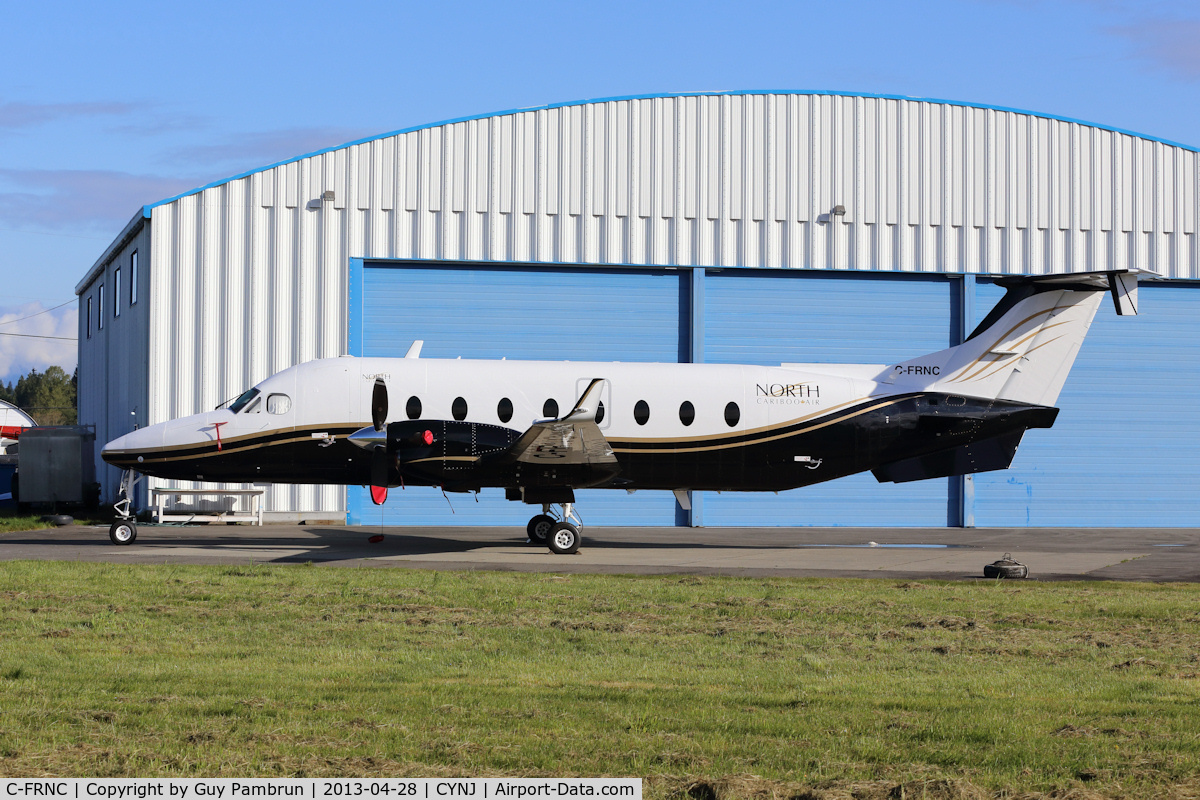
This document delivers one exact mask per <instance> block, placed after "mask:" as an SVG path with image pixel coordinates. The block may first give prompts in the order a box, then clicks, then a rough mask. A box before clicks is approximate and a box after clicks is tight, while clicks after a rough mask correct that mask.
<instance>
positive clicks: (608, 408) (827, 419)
mask: <svg viewBox="0 0 1200 800" xmlns="http://www.w3.org/2000/svg"><path fill="white" fill-rule="evenodd" d="M380 378H382V379H383V380H384V381H385V382H386V384H387V387H388V391H389V394H390V398H391V401H390V402H391V408H390V413H389V415H388V421H389V424H388V434H387V435H388V437H389V439H390V440H391V441H392V442H393V444H394V446H393V447H392V452H393V457H392V458H391V459H390V460H389V474H388V482H389V484H390V485H393V486H395V485H400V484H401V483H404V484H409V485H436V486H443V487H444V488H446V489H447V490H452V491H455V490H457V491H469V490H475V489H480V488H483V487H505V488H508V489H510V490H516V489H517V488H518V487H519V488H520V489H522V490H525V491H528V492H530V495H529V497H536V496H537V491H538V487H549V488H551V489H552V488H553V487H575V488H581V487H584V486H594V487H601V488H604V487H610V488H623V489H670V490H677V489H716V490H723V491H778V490H783V489H791V488H795V487H800V486H805V485H809V484H813V483H819V482H822V481H827V480H831V479H834V478H838V477H842V476H845V475H850V474H853V473H857V472H862V471H864V470H874V469H878V468H880V467H881V466H885V465H889V464H895V463H897V462H906V461H911V460H912V459H914V458H920V457H921V456H923V455H925V454H928V453H936V452H944V451H947V450H951V449H953V448H956V447H960V446H964V445H968V444H970V443H972V442H978V441H983V440H996V439H997V438H1000V439H1001V440H1002V439H1003V437H1005V436H1015V437H1016V441H1019V439H1020V434H1021V433H1023V432H1024V430H1025V429H1027V428H1030V427H1048V426H1049V424H1050V423H1052V422H1053V419H1054V414H1055V409H1052V408H1047V407H1043V406H1035V405H1028V404H1022V403H1014V402H1009V401H1003V400H994V399H977V398H971V397H966V396H961V395H952V394H947V393H945V392H942V391H931V390H930V388H929V386H928V383H929V381H928V376H927V375H922V374H920V371H919V370H918V371H914V370H913V369H911V368H907V374H905V371H904V370H900V369H898V368H895V367H888V366H843V365H820V364H812V365H785V366H779V367H767V366H744V365H720V364H649V363H620V362H570V361H506V360H500V361H494V360H490V361H483V360H466V359H462V360H459V359H455V360H445V359H424V358H403V359H401V358H351V357H342V358H332V359H321V360H317V361H312V362H308V363H305V364H300V365H298V366H295V367H292V368H290V369H287V370H284V371H283V372H280V373H278V374H277V375H275V376H273V377H271V378H268V379H267V380H265V381H263V382H262V383H260V384H259V385H258V386H257V387H256V389H257V394H254V395H253V396H251V397H249V398H248V399H246V395H244V396H243V398H240V399H239V402H238V403H235V404H234V406H233V407H232V408H222V409H218V410H216V411H210V412H206V413H203V414H196V415H193V416H188V417H183V418H181V419H177V420H174V421H171V422H167V423H162V424H159V425H153V426H150V427H147V428H144V429H142V430H138V431H134V432H132V433H130V434H128V435H126V436H124V437H121V438H120V439H118V440H116V441H114V442H111V443H110V444H109V445H108V446H107V447H106V449H105V452H104V458H105V460H106V461H108V462H109V463H111V464H114V465H117V466H120V467H123V468H129V469H133V470H136V471H138V472H142V473H145V474H147V475H153V476H157V477H161V478H170V479H179V480H197V481H210V482H239V483H240V482H275V483H329V484H347V485H356V484H361V485H366V484H368V483H371V458H370V454H369V453H368V452H366V451H364V450H363V449H362V448H360V447H356V446H355V445H354V444H352V443H351V442H350V441H348V437H349V435H350V434H352V433H354V432H355V431H358V430H360V429H362V428H364V427H366V426H370V425H371V424H372V423H371V422H370V420H369V417H370V413H369V406H370V396H371V390H372V387H373V385H374V383H375V381H376V380H377V379H380ZM595 379H601V380H603V382H604V383H603V385H602V388H601V390H600V395H599V396H600V401H601V403H602V404H603V405H602V409H603V410H602V411H601V412H600V413H599V414H598V415H597V417H598V418H597V422H596V424H597V427H598V428H599V429H600V431H601V432H602V433H603V437H604V440H605V441H606V442H607V444H608V446H610V447H611V450H612V455H613V456H615V461H616V463H615V464H614V465H613V466H612V468H611V469H601V470H597V469H595V468H586V469H585V468H582V467H579V466H578V465H572V464H566V463H560V462H561V461H562V456H561V455H560V454H559V453H557V452H555V451H554V450H553V448H550V449H545V450H544V451H541V452H537V453H534V454H533V455H532V457H529V458H526V459H525V460H523V461H514V460H513V459H511V458H506V457H505V453H506V451H507V449H508V448H509V447H510V446H511V445H512V444H513V443H514V442H516V441H517V440H518V439H519V438H520V437H521V435H522V433H523V432H525V431H526V430H527V429H529V428H530V426H531V425H534V424H535V423H538V422H539V421H545V420H547V419H555V418H557V417H559V416H560V415H562V414H565V413H566V412H567V411H569V410H570V409H571V407H572V404H573V403H575V401H576V400H577V398H579V397H580V396H581V394H582V393H583V391H584V390H585V389H586V388H587V387H588V385H589V384H590V383H591V382H592V381H593V380H595ZM250 394H251V392H247V395H250ZM218 439H219V441H218ZM425 439H429V440H432V444H431V445H430V444H426V443H425ZM1013 448H1014V449H1015V442H1013ZM927 471H929V470H927ZM932 471H933V472H937V469H936V468H935V469H933V470H932ZM943 474H951V473H943ZM929 476H930V475H917V476H916V477H929ZM881 479H883V478H881ZM887 479H897V478H895V477H892V478H887ZM906 479H913V478H906ZM514 499H517V498H516V497H514ZM526 499H527V500H528V499H529V498H526Z"/></svg>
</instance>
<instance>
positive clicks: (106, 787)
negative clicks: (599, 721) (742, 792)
mask: <svg viewBox="0 0 1200 800" xmlns="http://www.w3.org/2000/svg"><path fill="white" fill-rule="evenodd" d="M0 793H2V795H3V797H6V798H7V797H19V798H66V800H80V799H82V800H94V799H95V798H99V799H100V800H147V798H158V797H162V798H168V799H169V798H174V799H175V800H242V798H252V797H298V798H304V799H305V800H339V799H340V800H347V798H362V799H363V800H366V798H383V799H384V800H405V799H406V798H417V799H418V800H426V798H434V800H439V799H440V798H470V800H493V798H495V800H525V798H566V797H609V798H620V799H621V800H642V779H641V778H454V779H434V778H372V779H363V778H342V779H332V778H319V779H317V780H313V779H309V778H305V779H300V778H246V779H244V780H240V779H237V778H212V779H204V778H95V779H91V778H69V779H64V780H46V779H42V780H6V781H3V782H2V783H0Z"/></svg>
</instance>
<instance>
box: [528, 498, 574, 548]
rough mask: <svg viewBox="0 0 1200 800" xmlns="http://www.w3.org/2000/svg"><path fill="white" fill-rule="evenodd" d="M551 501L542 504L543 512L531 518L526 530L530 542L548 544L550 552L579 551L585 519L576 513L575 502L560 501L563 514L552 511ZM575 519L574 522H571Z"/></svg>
mask: <svg viewBox="0 0 1200 800" xmlns="http://www.w3.org/2000/svg"><path fill="white" fill-rule="evenodd" d="M552 505H553V504H551V503H543V504H542V513H541V514H538V515H537V516H536V517H534V518H533V519H531V520H529V524H528V525H526V526H525V530H526V531H527V532H528V533H529V543H530V544H540V545H546V546H547V547H549V548H550V552H552V553H557V554H558V555H571V554H572V553H576V552H578V551H579V539H580V536H579V529H580V528H582V527H583V520H581V519H580V518H579V515H578V514H576V513H575V508H574V503H560V504H559V506H560V508H561V509H562V513H561V514H553V513H552V512H551V507H552ZM571 520H574V521H575V522H574V524H572V523H571Z"/></svg>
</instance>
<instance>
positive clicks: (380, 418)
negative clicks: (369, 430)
mask: <svg viewBox="0 0 1200 800" xmlns="http://www.w3.org/2000/svg"><path fill="white" fill-rule="evenodd" d="M387 412H388V393H387V384H385V383H384V382H383V378H376V379H375V388H374V389H372V390H371V424H372V425H374V426H375V430H377V431H381V430H383V426H384V425H386V424H387Z"/></svg>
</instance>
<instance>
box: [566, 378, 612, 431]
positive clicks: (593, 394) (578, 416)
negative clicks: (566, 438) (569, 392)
mask: <svg viewBox="0 0 1200 800" xmlns="http://www.w3.org/2000/svg"><path fill="white" fill-rule="evenodd" d="M603 388H604V378H592V382H591V383H589V384H588V387H587V388H586V389H584V390H583V394H581V395H580V396H579V399H578V400H576V401H575V407H574V408H572V409H571V412H570V413H569V414H567V415H566V416H565V417H563V418H562V420H561V421H562V422H567V421H568V420H569V421H571V422H595V421H596V410H597V408H599V406H600V392H601V390H602V389H603Z"/></svg>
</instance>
